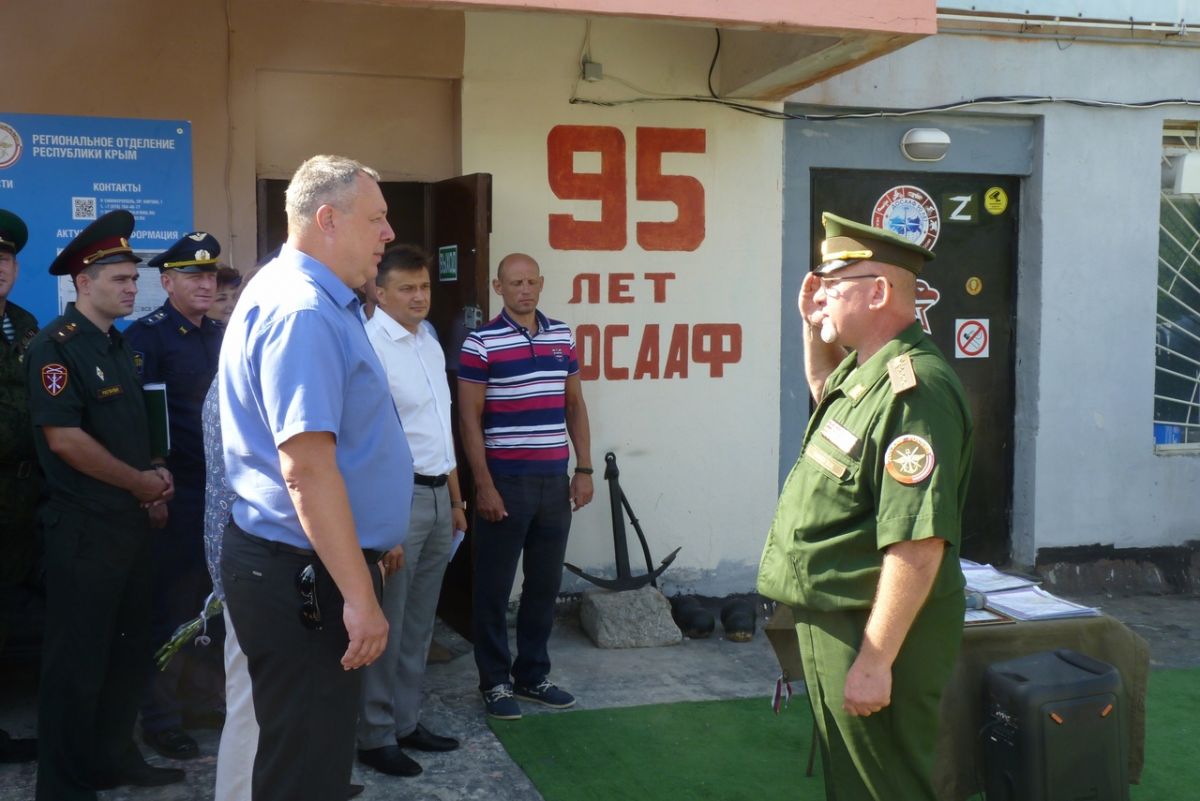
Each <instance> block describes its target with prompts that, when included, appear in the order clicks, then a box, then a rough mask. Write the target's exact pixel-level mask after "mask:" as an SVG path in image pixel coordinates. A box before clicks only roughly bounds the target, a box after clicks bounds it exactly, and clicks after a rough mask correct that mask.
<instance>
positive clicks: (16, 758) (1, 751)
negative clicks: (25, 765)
mask: <svg viewBox="0 0 1200 801" xmlns="http://www.w3.org/2000/svg"><path fill="white" fill-rule="evenodd" d="M35 759H37V740H34V739H27V738H17V737H9V736H8V732H6V731H4V730H3V729H0V762H3V763H13V762H33V761H34V760H35Z"/></svg>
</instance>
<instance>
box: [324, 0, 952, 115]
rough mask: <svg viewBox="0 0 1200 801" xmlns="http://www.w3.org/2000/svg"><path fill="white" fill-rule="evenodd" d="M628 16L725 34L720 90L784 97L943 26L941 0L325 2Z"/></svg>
mask: <svg viewBox="0 0 1200 801" xmlns="http://www.w3.org/2000/svg"><path fill="white" fill-rule="evenodd" d="M324 1H325V2H332V3H368V4H370V5H378V6H395V7H404V8H428V9H444V10H459V11H524V12H537V13H554V14H571V15H579V16H588V17H602V16H603V17H623V18H627V19H644V20H655V21H659V22H670V23H677V24H684V25H703V26H706V27H713V28H718V29H720V30H721V32H722V44H721V58H722V61H721V70H720V80H719V93H720V94H721V95H722V96H724V97H737V98H748V99H756V100H782V99H783V98H785V97H787V96H788V95H790V94H792V93H793V92H795V91H797V90H799V89H803V88H805V87H807V86H812V85H813V84H816V83H820V82H821V81H822V80H824V79H826V78H828V77H829V76H831V75H836V74H837V73H839V72H844V71H846V70H848V69H851V68H852V67H856V66H858V65H859V64H862V63H865V62H867V61H871V60H872V59H875V58H878V57H879V56H882V55H884V54H886V53H890V52H892V51H894V50H898V49H899V48H901V47H904V46H905V45H907V44H910V43H911V42H915V41H917V40H918V39H922V38H924V37H926V36H930V35H933V34H934V33H936V32H937V3H936V0H844V1H843V2H834V3H830V2H828V0H733V1H732V2H731V1H730V0H524V1H522V0H324Z"/></svg>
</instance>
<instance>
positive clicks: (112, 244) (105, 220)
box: [50, 209, 141, 277]
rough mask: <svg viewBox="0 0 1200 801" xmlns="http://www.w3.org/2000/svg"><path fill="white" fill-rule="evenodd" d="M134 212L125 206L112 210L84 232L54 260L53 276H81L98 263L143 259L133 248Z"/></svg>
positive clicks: (51, 267) (52, 263)
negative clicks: (131, 244)
mask: <svg viewBox="0 0 1200 801" xmlns="http://www.w3.org/2000/svg"><path fill="white" fill-rule="evenodd" d="M133 223H134V219H133V215H132V214H130V213H129V212H128V211H126V210H125V209H117V210H116V211H110V212H108V213H107V214H105V215H104V216H103V217H100V218H99V219H98V220H96V221H95V222H93V223H92V224H91V225H89V226H88V227H87V228H84V229H83V231H81V232H80V234H79V236H77V237H75V238H74V239H72V240H71V241H70V242H68V243H67V246H66V247H65V248H63V251H62V253H59V254H58V257H57V258H56V259H55V260H54V261H52V262H51V263H50V274H51V275H69V276H71V277H74V276H77V275H79V274H80V273H81V272H83V271H84V270H86V269H87V268H88V267H91V266H92V265H94V264H112V263H114V262H118V261H131V262H133V263H134V264H137V263H138V262H139V261H141V258H140V257H138V256H136V255H134V252H133V248H131V247H129V237H130V235H132V234H133Z"/></svg>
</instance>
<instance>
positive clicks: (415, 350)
mask: <svg viewBox="0 0 1200 801" xmlns="http://www.w3.org/2000/svg"><path fill="white" fill-rule="evenodd" d="M430 264H431V257H430V256H429V254H427V253H425V252H424V251H423V250H421V249H420V248H417V247H413V246H411V245H398V246H396V247H393V248H390V249H389V250H388V251H387V252H386V253H385V254H384V256H383V260H382V261H380V263H379V274H378V275H377V276H376V278H375V284H376V286H375V288H376V295H377V298H378V309H377V311H376V313H375V314H374V315H373V316H372V317H371V319H370V320H369V321H368V322H367V324H366V327H367V336H368V338H369V339H370V340H371V345H372V346H373V347H374V348H375V352H376V353H377V354H378V355H379V361H380V362H381V363H382V364H383V368H384V371H385V372H386V373H387V378H388V387H389V388H390V390H391V394H392V399H393V400H394V401H395V403H396V411H397V412H399V414H400V422H401V423H402V424H403V425H404V433H405V435H406V436H407V438H408V445H409V448H410V450H412V454H413V470H414V472H415V475H414V476H413V499H412V515H411V517H410V522H409V528H408V536H407V537H406V538H405V540H404V544H403V545H399V546H396V547H395V548H394V549H392V550H391V551H389V552H388V553H387V555H385V556H384V558H383V565H384V567H385V568H386V570H387V573H388V577H387V582H386V584H385V585H384V588H383V611H384V614H386V615H387V619H388V623H389V624H390V626H391V628H390V629H389V631H388V643H387V648H386V649H385V650H384V652H383V656H381V657H380V658H379V660H378V661H376V662H375V663H374V664H372V665H370V666H369V667H368V668H367V669H366V675H365V676H364V677H363V679H364V680H363V691H362V701H361V704H360V709H359V718H358V760H359V761H360V762H362V763H363V764H364V765H369V766H371V767H373V768H375V769H376V770H378V771H381V772H383V773H387V774H390V775H392V776H416V775H417V774H418V773H420V772H421V766H420V765H419V764H418V763H417V762H416V761H415V760H413V759H412V758H411V757H409V756H408V755H407V754H405V753H404V752H403V751H402V750H401V747H404V748H413V749H417V750H420V751H451V750H453V749H455V748H458V741H457V740H455V739H454V738H452V737H441V736H439V735H436V734H433V733H432V732H430V731H429V730H428V729H426V728H425V727H424V726H422V725H421V722H420V712H421V680H422V678H423V677H424V674H425V658H426V654H427V653H428V651H429V641H430V638H431V637H432V636H433V618H434V614H435V613H436V611H437V602H438V594H439V592H440V591H441V586H442V575H443V574H444V573H445V571H446V562H447V561H449V558H450V547H451V541H452V538H453V535H454V531H455V530H456V529H457V530H465V529H466V527H467V516H466V505H465V504H464V503H463V500H462V493H461V491H460V490H459V485H458V473H457V471H456V470H455V464H456V463H455V458H454V440H453V438H452V435H451V433H450V387H449V384H448V383H447V380H446V359H445V357H444V356H443V354H442V348H441V345H440V344H439V343H438V340H437V336H436V335H435V334H434V331H433V326H431V325H430V324H429V323H428V322H427V321H426V320H425V318H426V317H427V316H428V314H429V303H430V278H429V275H430Z"/></svg>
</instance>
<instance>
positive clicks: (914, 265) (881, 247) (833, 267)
mask: <svg viewBox="0 0 1200 801" xmlns="http://www.w3.org/2000/svg"><path fill="white" fill-rule="evenodd" d="M821 224H822V225H824V226H825V241H823V242H822V243H821V263H820V264H819V265H817V267H816V268H815V269H814V270H813V272H815V273H816V274H817V275H829V274H830V273H832V272H835V271H837V270H840V269H842V268H843V267H848V266H850V265H851V264H854V263H856V262H860V261H878V262H883V263H884V264H894V265H895V266H897V267H901V268H903V269H905V270H908V271H909V272H911V273H913V274H914V275H920V274H921V268H922V267H924V266H925V262H927V261H929V260H930V259H932V258H933V251H931V250H928V249H926V248H923V247H921V246H920V245H917V244H914V243H912V242H909V241H908V240H907V239H905V238H904V237H902V236H900V235H899V234H897V233H894V232H892V231H885V230H884V229H882V228H874V227H872V226H870V225H864V224H863V223H858V222H854V221H853V220H847V219H846V218H845V217H839V216H837V215H836V214H830V213H829V212H824V213H822V214H821Z"/></svg>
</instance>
